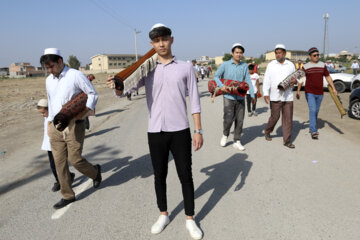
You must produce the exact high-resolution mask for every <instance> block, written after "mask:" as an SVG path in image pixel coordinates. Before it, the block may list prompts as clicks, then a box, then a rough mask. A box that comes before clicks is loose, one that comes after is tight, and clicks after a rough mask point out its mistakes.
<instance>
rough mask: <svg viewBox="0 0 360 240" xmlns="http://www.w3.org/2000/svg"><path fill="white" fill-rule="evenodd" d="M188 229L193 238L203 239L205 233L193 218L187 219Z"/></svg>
mask: <svg viewBox="0 0 360 240" xmlns="http://www.w3.org/2000/svg"><path fill="white" fill-rule="evenodd" d="M186 229H187V230H188V231H189V233H190V236H191V237H192V238H193V239H202V237H203V233H202V231H201V230H200V228H199V227H198V226H197V225H196V223H195V221H194V220H193V219H186Z"/></svg>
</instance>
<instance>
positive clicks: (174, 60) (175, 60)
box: [156, 56, 178, 66]
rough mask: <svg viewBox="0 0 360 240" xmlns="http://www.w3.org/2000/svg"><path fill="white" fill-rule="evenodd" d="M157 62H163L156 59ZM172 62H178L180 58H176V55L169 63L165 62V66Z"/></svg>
mask: <svg viewBox="0 0 360 240" xmlns="http://www.w3.org/2000/svg"><path fill="white" fill-rule="evenodd" d="M156 63H157V64H162V63H161V62H159V60H156ZM171 63H178V60H177V59H176V57H175V56H174V57H173V59H172V60H171V61H170V62H169V63H167V64H165V66H166V65H168V64H171Z"/></svg>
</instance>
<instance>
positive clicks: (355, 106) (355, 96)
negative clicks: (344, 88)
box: [348, 87, 360, 120]
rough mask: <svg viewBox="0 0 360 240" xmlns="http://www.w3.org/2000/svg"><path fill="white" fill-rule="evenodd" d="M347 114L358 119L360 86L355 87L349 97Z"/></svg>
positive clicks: (359, 113)
mask: <svg viewBox="0 0 360 240" xmlns="http://www.w3.org/2000/svg"><path fill="white" fill-rule="evenodd" d="M348 113H349V116H350V117H352V118H355V119H358V120H360V87H358V88H355V89H354V90H353V91H352V92H351V94H350V97H349V112H348Z"/></svg>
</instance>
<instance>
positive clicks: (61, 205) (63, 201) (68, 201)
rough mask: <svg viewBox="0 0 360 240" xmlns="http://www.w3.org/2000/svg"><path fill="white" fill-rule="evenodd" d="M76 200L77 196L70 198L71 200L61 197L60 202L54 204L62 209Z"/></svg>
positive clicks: (56, 207)
mask: <svg viewBox="0 0 360 240" xmlns="http://www.w3.org/2000/svg"><path fill="white" fill-rule="evenodd" d="M74 201H75V198H73V199H70V200H66V199H63V198H62V199H61V200H60V201H59V202H57V203H56V204H55V205H54V208H55V209H60V208H63V207H65V206H66V205H68V204H70V203H72V202H74Z"/></svg>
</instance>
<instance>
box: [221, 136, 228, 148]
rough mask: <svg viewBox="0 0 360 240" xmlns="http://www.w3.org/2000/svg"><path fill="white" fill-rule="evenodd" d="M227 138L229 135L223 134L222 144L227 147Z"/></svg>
mask: <svg viewBox="0 0 360 240" xmlns="http://www.w3.org/2000/svg"><path fill="white" fill-rule="evenodd" d="M227 138H228V137H227V136H225V135H223V136H222V137H221V140H220V146H222V147H225V145H226V141H227Z"/></svg>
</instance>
